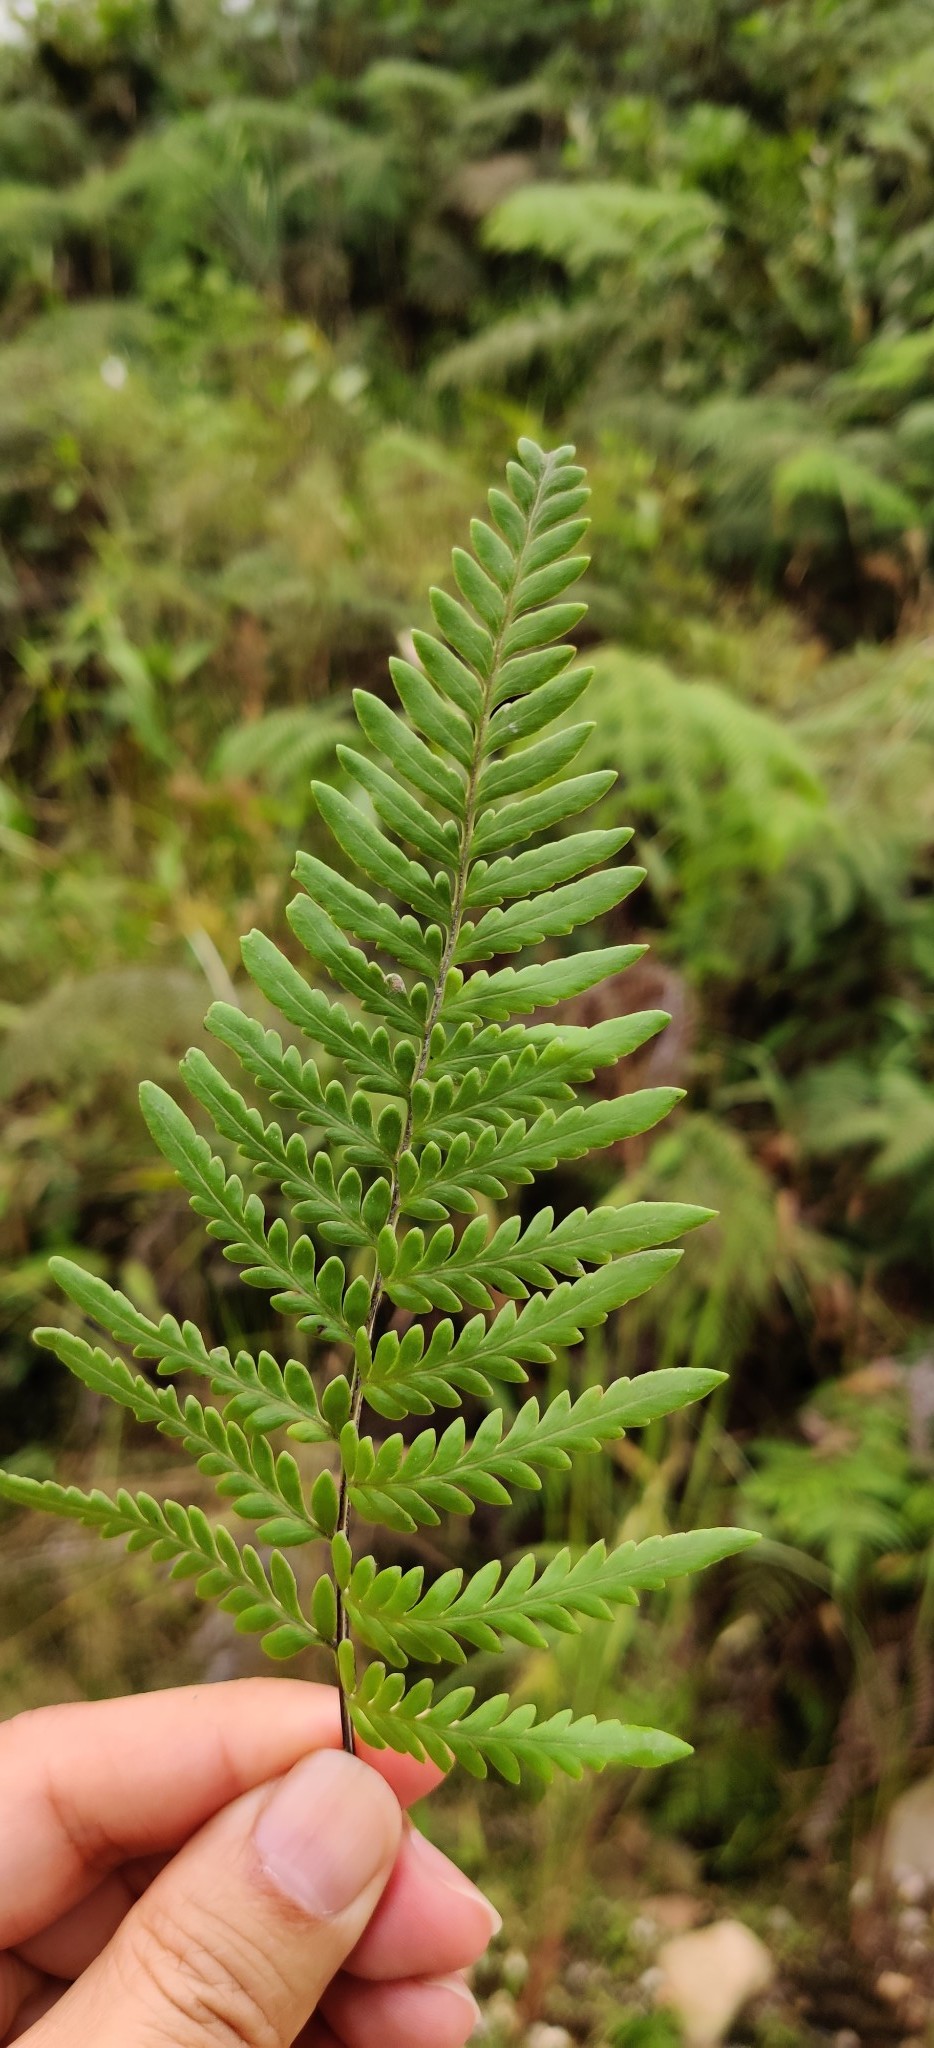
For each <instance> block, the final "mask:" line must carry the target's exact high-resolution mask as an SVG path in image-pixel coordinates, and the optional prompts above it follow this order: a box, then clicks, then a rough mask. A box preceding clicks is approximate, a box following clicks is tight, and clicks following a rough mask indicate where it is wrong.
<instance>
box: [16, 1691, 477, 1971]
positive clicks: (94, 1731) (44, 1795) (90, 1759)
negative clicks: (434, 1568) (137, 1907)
mask: <svg viewBox="0 0 934 2048" xmlns="http://www.w3.org/2000/svg"><path fill="white" fill-rule="evenodd" d="M340 1743H341V1731H340V1713H339V1708H338V1698H337V1693H336V1691H335V1690H334V1688H333V1687H332V1686H326V1685H309V1684H306V1683H305V1682H304V1681H302V1680H296V1679H273V1678H245V1679H236V1680H234V1681H233V1682H232V1683H229V1684H225V1685H205V1686H189V1687H184V1688H179V1689H177V1690H173V1691H168V1692H156V1693H143V1694H141V1695H140V1696H139V1697H138V1698H135V1699H122V1700H100V1701H89V1702H84V1701H82V1702H79V1703H78V1704H77V1705H73V1706H63V1707H40V1708H39V1709H37V1710H36V1711H35V1712H33V1713H27V1714H20V1715H18V1716H17V1717H16V1719H15V1720H13V1721H8V1722H7V1723H6V1724H5V1726H4V1727H2V1728H0V1812H2V1814H3V1822H4V1825H3V1833H2V1838H0V1948H12V1947H15V1946H16V1945H17V1944H19V1943H20V1942H23V1941H26V1940H28V1939H29V1938H30V1936H32V1935H34V1934H36V1933H38V1932H39V1930H40V1929H41V1928H43V1927H46V1926H48V1925H49V1923H50V1922H51V1921H53V1920H55V1919H57V1918H58V1917H59V1916H60V1915H61V1914H62V1913H65V1912H67V1911H68V1909H69V1907H70V1906H73V1905H75V1904H76V1903H77V1902H78V1900H79V1899H82V1898H84V1897H86V1896H87V1894H88V1892H90V1891H91V1890H93V1888H94V1886H95V1885H97V1884H98V1883H99V1882H100V1880H101V1878H102V1877H103V1876H105V1875H106V1873H107V1872H108V1871H111V1870H114V1869H117V1868H118V1867H119V1866H120V1865H121V1864H122V1863H125V1862H127V1861H128V1860H129V1859H130V1858H132V1857H137V1856H146V1855H153V1854H160V1853H166V1852H168V1851H172V1850H174V1849H177V1848H179V1847H180V1846H181V1844H182V1843H183V1842H185V1841H187V1839H188V1837H189V1836H190V1835H193V1834H194V1833H195V1832H196V1831H197V1829H198V1828H200V1827H203V1825H204V1823H205V1821H208V1820H210V1819H211V1816H212V1815H213V1814H215V1813H217V1812H219V1811H220V1809H221V1807H223V1806H227V1805H229V1803H230V1801H231V1800H233V1799H237V1798H239V1797H240V1795H241V1794H242V1793H244V1792H249V1791H252V1790H253V1789H254V1788H255V1787H256V1786H257V1785H263V1784H266V1783H267V1782H268V1781H269V1780H270V1779H272V1778H278V1777H282V1776H283V1775H284V1774H285V1772H287V1771H290V1770H291V1769H292V1768H293V1765H295V1764H297V1763H298V1762H299V1761H300V1760H301V1758H302V1757H303V1756H307V1755H308V1754H309V1753H310V1752H311V1751H312V1750H315V1749H339V1748H340ZM361 1754H363V1755H364V1757H365V1759H366V1761H367V1762H368V1763H371V1764H372V1765H373V1767H374V1769H376V1770H377V1771H379V1772H380V1775H381V1776H382V1777H384V1778H385V1779H386V1780H387V1782H388V1783H389V1784H390V1785H391V1786H392V1789H393V1791H394V1792H395V1793H396V1796H397V1798H398V1799H399V1800H400V1802H401V1803H402V1804H403V1805H405V1806H408V1805H411V1804H412V1802H413V1801H414V1800H416V1799H420V1798H422V1797H423V1795H424V1794H425V1793H427V1792H430V1791H431V1790H432V1788H433V1786H435V1785H436V1784H437V1783H438V1782H439V1779H440V1776H441V1773H440V1772H439V1771H436V1770H435V1769H434V1767H433V1766H432V1765H430V1764H416V1763H413V1761H412V1759H411V1758H409V1757H403V1756H398V1755H396V1754H395V1752H393V1751H392V1750H381V1751H379V1752H369V1751H366V1750H361Z"/></svg>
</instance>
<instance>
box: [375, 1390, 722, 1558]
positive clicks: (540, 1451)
mask: <svg viewBox="0 0 934 2048" xmlns="http://www.w3.org/2000/svg"><path fill="white" fill-rule="evenodd" d="M722 1378H723V1374H722V1373H711V1372H709V1371H704V1370H702V1369H693V1370H692V1369H691V1368H690V1367H683V1366H682V1367H670V1368H668V1369H667V1370H665V1371H663V1372H661V1373H657V1372H652V1373H644V1374H643V1375H642V1376H641V1377H640V1378H639V1379H637V1380H615V1381H614V1382H613V1384H612V1386H610V1387H607V1388H606V1389H605V1390H604V1389H602V1388H599V1387H588V1388H587V1389H586V1391H585V1392H584V1393H583V1394H581V1395H579V1396H578V1399H577V1400H576V1401H572V1400H571V1396H570V1394H568V1393H563V1394H559V1395H558V1396H557V1397H556V1399H555V1400H554V1401H553V1402H552V1403H551V1405H550V1406H549V1407H548V1408H547V1409H546V1410H545V1413H544V1415H543V1414H542V1413H541V1410H540V1408H539V1404H538V1401H537V1400H535V1399H534V1398H533V1399H532V1400H530V1401H526V1402H525V1403H524V1405H523V1406H522V1407H521V1408H520V1409H519V1412H518V1414H517V1416H516V1418H515V1421H514V1422H513V1423H512V1424H511V1425H510V1427H509V1428H508V1429H507V1430H506V1432H505V1435H504V1433H503V1431H504V1427H505V1425H504V1418H503V1414H502V1410H501V1409H499V1408H493V1409H491V1410H490V1413H489V1414H488V1415H486V1416H484V1419H483V1421H482V1422H481V1423H480V1426H479V1428H478V1429H477V1432H476V1434H475V1436H474V1438H473V1441H472V1442H471V1443H469V1444H468V1442H467V1438H466V1430H465V1427H464V1422H463V1419H462V1417H460V1416H458V1418H457V1421H456V1422H452V1423H451V1424H450V1426H449V1427H448V1428H447V1429H446V1430H445V1431H444V1434H443V1436H441V1437H437V1436H436V1434H435V1432H434V1430H431V1429H426V1430H423V1431H422V1433H421V1435H420V1436H417V1437H416V1438H415V1440H414V1442H413V1443H411V1444H408V1445H407V1444H406V1443H405V1440H404V1438H403V1437H401V1436H391V1437H388V1438H386V1440H385V1441H384V1442H383V1443H381V1444H379V1445H376V1444H375V1443H373V1441H372V1439H371V1438H369V1437H360V1436H358V1435H357V1432H356V1430H355V1429H354V1428H353V1426H352V1425H348V1427H347V1428H345V1429H344V1431H343V1433H342V1436H341V1460H342V1464H343V1469H344V1472H345V1474H346V1477H347V1484H348V1487H349V1490H350V1496H351V1499H352V1501H353V1504H354V1507H355V1508H357V1509H359V1511H360V1513H361V1514H362V1515H365V1516H366V1519H367V1521H371V1522H384V1523H386V1525H387V1526H388V1527H391V1528H396V1529H404V1530H413V1529H415V1528H417V1527H419V1526H425V1525H434V1524H437V1523H438V1522H439V1521H440V1519H441V1516H442V1514H449V1515H469V1514H472V1512H473V1509H474V1506H475V1504H476V1502H477V1501H486V1502H487V1503H491V1504H493V1505H494V1506H501V1505H508V1503H509V1500H510V1498H511V1495H510V1492H509V1489H510V1487H526V1488H531V1489H532V1490H533V1491H535V1490H537V1489H538V1488H539V1487H540V1486H541V1483H542V1479H541V1475H542V1473H543V1472H564V1471H567V1469H568V1467H569V1465H570V1463H571V1458H572V1454H574V1455H581V1454H582V1453H586V1452H595V1451H599V1450H600V1449H601V1448H602V1446H603V1445H604V1444H607V1443H612V1442H614V1441H615V1440H616V1439H617V1438H618V1437H621V1436H622V1435H623V1434H624V1433H625V1431H626V1430H627V1429H629V1428H633V1427H644V1425H645V1423H646V1422H649V1421H653V1420H654V1419H655V1417H656V1416H658V1415H672V1414H675V1413H676V1412H677V1411H678V1409H680V1408H684V1407H687V1406H688V1405H689V1404H690V1403H691V1402H692V1401H698V1400H700V1399H701V1398H702V1397H703V1396H704V1395H706V1394H710V1393H712V1392H713V1389H714V1387H715V1386H718V1385H719V1384H720V1382H721V1380H722Z"/></svg>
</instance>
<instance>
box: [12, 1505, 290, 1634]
mask: <svg viewBox="0 0 934 2048" xmlns="http://www.w3.org/2000/svg"><path fill="white" fill-rule="evenodd" d="M0 1495H2V1496H3V1497H4V1499H6V1500H10V1501H14V1502H16V1503H17V1504H18V1505H19V1506H21V1507H33V1508H42V1509H43V1511H44V1512H45V1513H46V1514H50V1515H60V1516H62V1517H63V1518H64V1519H65V1520H67V1521H70V1522H80V1523H81V1524H82V1526H83V1527H84V1528H85V1529H96V1530H98V1532H99V1533H100V1535H102V1536H109V1537H114V1536H124V1537H127V1538H128V1539H129V1540H128V1543H127V1548H128V1549H129V1550H134V1551H135V1550H150V1551H151V1552H152V1555H153V1557H154V1558H156V1559H157V1561H159V1562H160V1563H165V1564H169V1563H171V1565H172V1577H173V1578H174V1579H193V1580H194V1581H195V1592H196V1593H197V1594H198V1596H199V1598H200V1599H202V1600H214V1601H216V1602H217V1605H218V1606H219V1607H221V1608H223V1610H224V1612H225V1613H227V1614H233V1615H235V1616H236V1625H237V1628H238V1629H239V1630H241V1631H242V1632H243V1633H245V1634H247V1635H261V1636H262V1638H263V1649H264V1650H265V1652H266V1655H267V1656H268V1657H276V1658H281V1657H294V1656H296V1655H297V1654H298V1652H299V1651H300V1650H307V1649H311V1648H312V1647H313V1646H314V1645H316V1644H320V1642H321V1637H320V1636H319V1635H318V1632H317V1630H316V1629H314V1628H313V1627H312V1625H311V1623H310V1622H309V1621H308V1620H307V1619H306V1617H305V1615H304V1614H303V1613H302V1610H301V1605H300V1602H299V1598H298V1588H297V1586H296V1584H295V1576H294V1573H293V1572H292V1569H291V1567H290V1566H289V1565H288V1564H287V1563H286V1560H285V1558H284V1557H280V1556H279V1555H278V1554H277V1553H275V1552H274V1553H273V1557H272V1559H271V1562H270V1566H269V1570H268V1572H267V1570H266V1568H265V1566H264V1565H263V1563H262V1560H261V1559H260V1558H259V1557H258V1556H257V1553H256V1551H255V1550H253V1549H252V1547H251V1546H250V1545H249V1544H245V1545H244V1547H243V1549H242V1550H240V1549H239V1548H238V1546H237V1544H236V1543H235V1542H234V1540H233V1537H232V1536H231V1535H230V1534H229V1532H228V1531H227V1530H226V1529H225V1528H224V1527H223V1526H222V1525H220V1524H219V1525H217V1526H215V1527H213V1528H212V1526H211V1524H210V1523H209V1521H208V1520H207V1517H206V1515H204V1514H202V1512H201V1509H200V1508H183V1507H180V1506H179V1504H178V1502H177V1501H174V1500H168V1501H163V1502H159V1501H155V1500H153V1499H152V1497H151V1495H150V1494H148V1493H139V1494H136V1495H133V1494H131V1493H127V1492H126V1491H125V1489H124V1488H123V1487H121V1489H120V1491H119V1493H118V1494H117V1495H116V1497H115V1498H114V1499H113V1500H111V1498H110V1496H109V1494H106V1493H102V1492H100V1491H99V1489H98V1488H97V1487H95V1488H94V1490H93V1492H91V1493H82V1492H81V1490H80V1488H79V1487H77V1486H58V1485H57V1484H56V1483H55V1481H54V1480H52V1479H27V1478H25V1477H24V1476H22V1475H21V1474H20V1473H16V1472H0Z"/></svg>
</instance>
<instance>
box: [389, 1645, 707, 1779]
mask: <svg viewBox="0 0 934 2048" xmlns="http://www.w3.org/2000/svg"><path fill="white" fill-rule="evenodd" d="M475 1699H476V1694H475V1692H474V1690H473V1688H472V1686H462V1687H461V1688H460V1689H459V1691H457V1692H450V1693H447V1694H446V1695H445V1697H444V1698H443V1699H441V1700H439V1699H437V1698H436V1697H435V1694H434V1688H433V1686H432V1684H431V1681H430V1679H427V1678H423V1679H421V1680H420V1681H419V1683H418V1684H417V1685H414V1686H412V1688H411V1690H410V1691H409V1692H408V1693H406V1691H405V1684H404V1681H403V1679H402V1678H401V1676H399V1675H398V1674H395V1673H394V1674H392V1675H391V1676H387V1673H386V1671H385V1670H384V1668H383V1667H382V1666H381V1665H380V1664H371V1665H370V1667H369V1669H368V1670H367V1671H366V1672H365V1674H364V1676H363V1679H362V1681H361V1683H360V1686H359V1689H358V1690H357V1691H355V1692H354V1693H352V1694H351V1695H350V1701H349V1705H350V1713H351V1717H352V1719H353V1723H354V1726H355V1728H357V1729H358V1730H359V1732H360V1734H361V1735H362V1736H363V1737H364V1740H365V1741H367V1742H370V1743H372V1744H373V1747H374V1748H375V1749H386V1748H393V1749H402V1750H405V1751H406V1752H407V1753H408V1754H409V1755H411V1756H414V1757H418V1758H424V1757H428V1758H429V1759H430V1761H431V1762H432V1763H435V1764H438V1765H439V1766H440V1767H441V1769H443V1770H448V1769H450V1766H451V1764H452V1763H460V1764H463V1765H464V1768H465V1770H468V1771H469V1772H470V1774H471V1776H472V1777H475V1778H485V1777H486V1776H487V1773H488V1770H489V1766H490V1765H491V1764H492V1765H493V1768H494V1770H497V1771H499V1772H500V1773H501V1775H502V1776H503V1777H504V1778H506V1779H508V1781H509V1783H510V1784H513V1785H517V1784H518V1783H519V1781H520V1779H521V1777H522V1774H523V1772H524V1771H525V1772H528V1773H529V1774H530V1775H531V1776H533V1777H539V1778H544V1779H545V1781H546V1783H547V1782H548V1780H550V1779H551V1778H552V1777H553V1775H554V1772H555V1771H556V1770H559V1771H564V1772H565V1774H566V1775H567V1776H568V1777H569V1778H580V1777H582V1775H583V1772H584V1769H585V1767H589V1768H590V1769H591V1770H597V1771H599V1770H603V1769H604V1768H605V1767H606V1765H607V1764H616V1765H618V1766H625V1767H628V1768H630V1769H632V1768H639V1769H646V1768H648V1769H654V1768H656V1767H657V1766H658V1765H660V1764H670V1763H675V1762H676V1761H677V1760H678V1759H679V1758H680V1757H685V1756H690V1754H691V1751H690V1745H689V1744H688V1743H686V1742H681V1741H679V1739H678V1737H677V1736H675V1735H663V1734H662V1733H661V1732H660V1730H659V1729H657V1728H628V1727H626V1726H625V1725H624V1724H623V1723H621V1722H619V1721H597V1720H595V1718H594V1716H593V1715H592V1714H587V1715H585V1716H584V1717H583V1719H582V1720H579V1721H575V1720H574V1719H573V1717H572V1714H571V1710H570V1708H565V1709H563V1710H562V1712H561V1713H558V1714H552V1715H551V1716H550V1718H549V1719H548V1720H547V1721H539V1720H537V1719H536V1714H535V1708H534V1707H532V1706H522V1707H513V1706H511V1704H510V1700H509V1695H508V1693H499V1694H498V1695H497V1696H496V1698H495V1699H491V1700H486V1701H485V1702H484V1703H483V1705H482V1706H474V1704H473V1703H474V1700H475Z"/></svg>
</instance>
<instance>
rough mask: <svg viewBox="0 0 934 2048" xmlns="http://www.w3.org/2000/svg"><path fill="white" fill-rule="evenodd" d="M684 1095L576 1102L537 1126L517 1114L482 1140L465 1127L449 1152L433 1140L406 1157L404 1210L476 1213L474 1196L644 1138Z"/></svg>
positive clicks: (659, 1091)
mask: <svg viewBox="0 0 934 2048" xmlns="http://www.w3.org/2000/svg"><path fill="white" fill-rule="evenodd" d="M682 1094H683V1090H682V1089H680V1088H642V1089H639V1090H637V1091H636V1093H634V1094H632V1095H620V1096H617V1098H616V1100H615V1101H610V1102H589V1103H586V1104H584V1105H576V1106H575V1107H574V1108H573V1109H567V1110H563V1111H561V1112H560V1113H559V1114H556V1113H555V1111H554V1110H552V1109H546V1110H544V1111H543V1113H542V1115H541V1116H540V1117H537V1118H536V1120H535V1122H534V1123H533V1124H529V1125H527V1124H525V1123H523V1122H522V1121H521V1119H519V1118H517V1119H516V1120H515V1122H514V1123H510V1124H507V1126H506V1128H505V1129H504V1130H497V1129H494V1128H493V1127H490V1126H488V1127H487V1128H486V1129H485V1130H483V1131H482V1132H481V1134H480V1136H479V1138H476V1139H474V1138H472V1137H471V1135H470V1132H469V1130H467V1131H462V1132H461V1134H460V1135H459V1136H458V1137H457V1138H455V1139H453V1140H452V1142H451V1143H450V1144H449V1146H448V1149H447V1151H445V1152H442V1150H441V1147H440V1146H439V1145H437V1144H436V1143H435V1142H434V1140H433V1139H429V1140H428V1141H427V1142H426V1143H425V1144H424V1145H423V1147H422V1149H421V1152H420V1154H418V1155H416V1154H415V1153H414V1152H411V1151H407V1152H403V1153H402V1154H401V1155H400V1158H399V1163H398V1181H399V1201H400V1209H401V1213H402V1214H403V1215H405V1216H414V1217H416V1218H417V1219H418V1220H419V1221H421V1222H428V1223H432V1222H435V1221H440V1219H441V1218H442V1216H444V1215H445V1214H446V1213H447V1211H448V1210H449V1209H455V1210H458V1211H460V1212H461V1213H462V1214H464V1215H467V1216H471V1215H473V1212H474V1210H475V1208H476V1202H475V1201H474V1194H475V1193H479V1194H484V1195H492V1196H493V1197H494V1198H496V1199H498V1200H501V1199H502V1197H503V1196H504V1195H505V1193H506V1189H507V1186H509V1185H510V1184H511V1185H512V1186H513V1187H519V1186H523V1185H525V1184H526V1183H527V1182H529V1181H531V1180H534V1178H535V1175H536V1174H537V1173H546V1172H550V1171H551V1169H552V1168H553V1167H555V1166H557V1165H558V1164H559V1162H561V1163H564V1162H565V1161H566V1160H570V1159H581V1158H583V1156H584V1154H585V1153H586V1152H592V1151H594V1150H595V1149H596V1148H597V1147H598V1146H604V1145H618V1144H619V1143H620V1142H621V1141H622V1139H624V1138H634V1137H638V1136H640V1135H641V1134H642V1132H643V1131H650V1130H651V1129H652V1128H653V1126H654V1125H655V1124H657V1123H659V1122H660V1121H661V1119H662V1117H665V1116H667V1115H668V1112H669V1110H670V1109H673V1108H674V1105H675V1103H676V1102H680V1100H681V1097H682Z"/></svg>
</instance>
